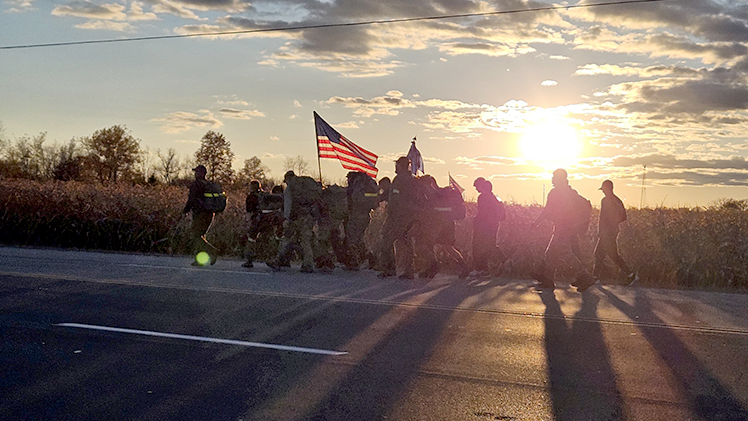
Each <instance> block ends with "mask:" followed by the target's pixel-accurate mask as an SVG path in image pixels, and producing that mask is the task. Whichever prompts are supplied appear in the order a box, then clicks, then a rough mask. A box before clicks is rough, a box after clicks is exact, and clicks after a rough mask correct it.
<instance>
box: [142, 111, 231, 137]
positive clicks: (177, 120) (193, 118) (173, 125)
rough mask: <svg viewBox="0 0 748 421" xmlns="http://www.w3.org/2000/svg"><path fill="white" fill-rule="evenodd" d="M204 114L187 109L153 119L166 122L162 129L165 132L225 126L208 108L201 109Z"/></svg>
mask: <svg viewBox="0 0 748 421" xmlns="http://www.w3.org/2000/svg"><path fill="white" fill-rule="evenodd" d="M199 112H200V113H202V115H198V114H195V113H190V112H186V111H177V112H174V113H170V114H166V115H165V116H163V117H158V118H153V119H151V121H160V122H164V124H162V125H161V130H162V131H163V132H165V133H182V132H185V131H187V130H192V129H194V128H198V127H208V126H210V127H211V128H214V129H217V128H219V127H221V126H223V122H221V120H218V119H217V118H215V117H214V116H213V113H211V112H210V111H208V110H200V111H199Z"/></svg>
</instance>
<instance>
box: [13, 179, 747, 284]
mask: <svg viewBox="0 0 748 421" xmlns="http://www.w3.org/2000/svg"><path fill="white" fill-rule="evenodd" d="M228 195H229V205H228V207H227V209H226V211H224V212H223V213H221V214H219V215H218V216H217V217H216V220H215V222H214V224H213V227H212V228H211V230H210V232H209V234H208V238H209V240H210V241H211V242H212V243H213V244H214V245H215V246H217V247H218V248H219V249H220V250H221V251H222V253H223V254H224V255H230V256H241V255H242V254H243V252H244V248H245V242H246V227H247V222H246V213H245V211H244V198H245V193H244V192H242V191H229V192H228ZM186 199H187V189H186V188H185V187H177V186H129V185H117V186H110V187H107V186H100V185H91V184H83V183H76V182H46V183H40V182H34V181H29V180H0V242H2V243H3V244H7V245H21V246H48V247H62V248H76V249H95V250H116V251H128V252H145V253H169V254H186V253H188V250H187V244H188V241H187V236H188V231H189V219H190V217H189V216H186V217H183V216H182V215H181V211H182V208H183V206H184V203H185V201H186ZM541 210H542V208H541V207H539V206H523V205H516V204H512V205H508V206H507V215H508V217H507V220H506V221H505V222H503V223H502V225H501V228H500V229H499V237H498V238H499V245H500V247H501V248H502V249H503V250H504V252H505V253H506V254H507V255H508V256H509V258H510V259H511V265H505V268H506V271H505V274H506V275H508V276H514V277H519V278H529V277H530V275H531V273H533V269H534V268H535V265H537V263H538V262H539V260H540V259H541V258H542V255H543V251H544V249H545V245H546V244H547V242H548V238H549V237H550V235H551V226H550V225H549V224H546V225H541V226H540V227H538V228H536V229H531V228H530V224H531V222H532V221H533V220H534V219H535V217H536V216H537V215H538V214H539V213H540V211H541ZM474 212H475V204H474V203H468V218H466V219H465V220H463V221H458V222H457V224H456V227H457V229H456V240H457V247H458V249H460V250H461V251H462V252H463V254H465V255H466V256H467V257H468V258H469V256H470V253H471V250H470V248H471V246H470V238H471V235H472V232H471V224H470V217H471V216H472V215H473V214H474ZM597 216H598V214H597V211H596V210H593V220H592V221H591V224H590V229H589V231H588V233H587V235H586V236H585V237H584V238H582V252H583V254H584V255H585V256H587V257H586V262H585V263H587V264H588V265H589V266H590V267H591V265H592V249H593V247H594V240H595V237H594V234H595V227H596V224H597ZM628 217H629V220H628V222H626V223H624V224H623V225H622V227H621V228H622V229H621V234H620V236H619V247H620V251H621V255H622V256H623V258H624V259H625V260H626V261H627V262H628V263H629V265H630V266H631V267H632V268H634V269H636V270H637V271H638V272H639V274H640V275H641V278H642V281H641V282H642V284H645V285H652V286H660V287H668V288H674V287H690V288H695V287H699V288H732V289H744V288H746V287H748V213H746V212H743V211H741V210H740V209H734V208H730V207H722V208H719V207H718V208H709V209H705V208H680V209H667V208H658V209H629V210H628ZM383 218H384V213H383V211H382V209H378V210H376V211H375V212H374V213H373V221H372V224H371V226H370V229H369V231H368V233H367V236H366V241H367V243H369V245H370V246H372V247H374V246H376V245H377V239H378V234H379V229H380V228H381V225H382V221H383ZM608 265H609V269H610V270H609V274H610V278H613V277H615V274H616V271H617V269H616V268H614V267H613V266H612V264H611V263H610V262H608Z"/></svg>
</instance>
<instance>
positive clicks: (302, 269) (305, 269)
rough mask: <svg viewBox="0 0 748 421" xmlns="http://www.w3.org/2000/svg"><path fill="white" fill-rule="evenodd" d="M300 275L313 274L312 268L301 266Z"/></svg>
mask: <svg viewBox="0 0 748 421" xmlns="http://www.w3.org/2000/svg"><path fill="white" fill-rule="evenodd" d="M301 273H314V268H313V267H311V266H302V267H301Z"/></svg>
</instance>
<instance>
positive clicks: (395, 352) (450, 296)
mask: <svg viewBox="0 0 748 421" xmlns="http://www.w3.org/2000/svg"><path fill="white" fill-rule="evenodd" d="M489 288H491V284H490V283H488V284H487V285H486V286H485V287H484V288H465V286H464V285H460V284H457V283H453V284H450V285H446V286H445V288H444V289H442V290H441V291H439V292H438V293H436V294H435V295H434V296H432V297H431V298H430V299H428V300H427V301H426V302H424V303H423V304H422V306H419V308H417V309H414V310H413V312H412V314H410V315H409V316H407V317H406V319H404V320H403V322H402V323H400V324H399V325H398V326H397V327H396V328H394V329H392V330H391V331H389V332H388V334H387V335H386V336H385V337H383V338H382V339H381V340H380V341H379V342H378V343H377V344H376V345H375V346H374V347H373V348H372V349H371V350H370V351H369V352H368V353H367V354H366V356H365V357H364V358H363V359H362V360H360V361H358V362H357V364H356V366H355V367H354V368H352V370H351V371H350V372H349V373H348V374H347V375H346V377H345V378H344V379H343V380H342V381H341V382H340V383H339V384H337V385H336V387H335V388H334V389H333V390H332V391H331V392H330V393H329V394H328V395H327V397H326V398H325V399H324V400H323V401H322V402H320V403H319V404H318V405H317V406H316V407H314V408H312V409H311V410H310V411H308V412H307V413H306V415H305V416H304V417H303V419H306V420H325V421H326V420H346V421H347V420H353V419H355V420H375V419H385V418H386V417H387V416H388V414H390V412H391V411H392V410H393V408H394V407H395V406H396V405H397V404H398V402H400V400H401V399H402V397H403V396H404V395H406V394H407V393H408V391H409V386H410V385H411V383H412V382H413V380H414V379H415V378H416V377H417V376H418V373H419V371H420V370H421V368H422V366H423V364H425V363H427V362H428V360H429V358H430V357H431V356H432V354H433V352H434V350H435V348H437V346H438V345H439V342H440V340H443V337H444V336H443V335H444V333H445V329H446V327H447V326H448V325H449V323H450V320H451V319H452V317H453V315H454V311H449V310H448V308H449V307H451V306H458V305H459V304H460V303H462V302H463V301H465V300H466V299H468V298H469V297H471V296H473V295H476V294H480V293H482V292H484V291H485V290H486V289H489Z"/></svg>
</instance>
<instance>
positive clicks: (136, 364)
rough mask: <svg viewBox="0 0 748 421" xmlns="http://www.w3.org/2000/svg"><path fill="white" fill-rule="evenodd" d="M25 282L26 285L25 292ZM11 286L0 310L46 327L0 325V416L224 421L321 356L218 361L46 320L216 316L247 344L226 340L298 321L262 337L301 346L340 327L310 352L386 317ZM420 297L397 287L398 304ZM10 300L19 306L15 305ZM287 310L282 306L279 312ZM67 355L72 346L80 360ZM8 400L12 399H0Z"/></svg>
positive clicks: (126, 323) (198, 329)
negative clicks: (311, 335) (240, 331)
mask: <svg viewBox="0 0 748 421" xmlns="http://www.w3.org/2000/svg"><path fill="white" fill-rule="evenodd" d="M27 284H33V285H34V286H36V288H33V289H30V290H27V289H26V288H27ZM21 285H22V287H21V288H20V289H21V290H23V291H17V292H18V295H19V297H16V298H12V299H7V298H6V299H2V300H0V314H1V315H4V314H6V313H8V312H12V311H17V310H16V309H20V308H26V307H29V308H38V309H41V308H44V311H45V313H44V314H45V316H44V320H45V323H44V324H43V325H44V329H40V328H38V327H36V325H37V324H39V323H32V324H30V322H29V320H31V319H33V320H31V321H34V320H36V319H37V318H39V317H41V316H39V315H36V313H37V312H36V311H33V313H30V314H20V315H15V316H13V317H10V316H7V317H5V318H2V317H0V321H5V322H3V324H2V325H0V332H2V333H3V337H4V338H5V340H4V345H3V346H0V362H2V364H0V366H3V367H4V369H3V370H6V369H7V370H11V369H12V373H13V375H12V376H11V375H7V376H4V379H5V380H7V381H5V380H4V381H3V382H0V401H3V402H5V403H9V402H11V401H12V402H14V403H13V404H12V405H5V404H4V405H0V414H3V417H2V418H3V419H63V418H64V419H93V418H96V419H210V420H223V419H226V420H229V419H234V420H235V419H239V418H241V417H243V416H244V415H245V414H247V412H248V411H250V413H251V411H252V409H253V408H255V407H258V406H261V405H262V404H263V402H265V401H266V400H267V399H269V398H271V397H272V396H273V395H277V394H282V393H283V391H284V390H287V389H288V388H289V387H290V386H292V385H293V384H294V382H296V381H298V378H299V377H300V376H301V377H303V373H304V372H306V371H309V370H312V369H313V368H314V367H316V366H317V365H318V364H319V363H320V361H321V359H322V358H323V357H320V356H315V355H298V354H290V353H284V352H276V351H267V350H258V349H242V350H241V351H240V352H235V353H234V352H232V353H229V356H228V357H221V356H222V355H225V354H226V353H227V348H226V347H225V346H213V345H203V344H194V343H189V342H183V341H178V340H171V339H163V340H161V339H147V338H145V339H144V338H140V337H131V336H127V337H126V336H123V335H117V334H103V333H102V334H97V333H90V332H77V331H67V330H60V328H53V327H50V325H52V324H54V323H59V322H68V321H76V322H84V323H89V324H98V325H111V324H112V323H115V324H116V325H118V326H122V327H143V326H152V327H151V328H152V329H154V330H164V331H169V332H178V333H186V334H195V335H205V334H208V335H209V334H210V333H211V328H212V327H214V326H215V322H216V320H213V319H215V316H216V315H218V316H219V319H220V320H221V321H223V323H225V324H228V325H229V326H242V325H245V326H246V328H245V329H244V332H245V333H247V334H248V335H249V337H247V336H244V335H242V336H239V337H237V339H248V340H252V339H253V337H252V335H251V333H250V332H252V331H255V332H257V331H264V330H265V328H266V327H267V326H270V325H274V324H277V323H278V321H279V319H298V323H293V324H289V325H288V327H287V329H285V330H281V331H278V332H277V333H276V335H274V336H272V337H270V338H266V339H267V340H268V342H272V343H279V344H294V343H301V344H303V343H304V341H303V340H300V341H299V342H295V341H296V340H298V338H299V337H303V335H305V334H306V332H307V331H308V330H310V329H311V328H313V327H315V326H317V327H318V329H319V327H320V326H323V327H324V326H329V325H330V323H331V321H333V320H338V321H340V320H342V321H344V322H343V323H339V324H338V325H337V326H336V327H337V329H336V331H335V335H329V337H328V338H323V339H324V341H325V342H326V343H323V344H320V347H321V348H325V349H338V348H339V347H342V346H343V345H344V344H345V343H346V342H347V341H348V340H350V339H351V338H352V337H354V336H355V335H357V334H358V333H360V332H361V331H363V330H365V329H366V328H367V327H368V326H369V324H370V322H371V320H376V318H378V317H380V316H382V315H383V314H385V313H387V312H388V311H390V307H388V306H371V307H369V308H367V314H366V315H363V316H361V317H353V315H352V314H351V313H350V312H351V311H352V310H354V309H358V308H360V306H361V304H355V305H353V306H352V305H345V304H344V303H343V304H341V305H335V306H331V305H330V303H329V302H327V301H321V300H301V301H302V302H301V303H300V304H299V305H297V304H298V303H299V301H300V300H299V299H292V298H274V299H268V298H267V297H262V296H259V297H255V296H251V295H232V294H224V293H215V292H208V291H190V290H175V291H166V292H164V291H163V290H160V289H154V288H147V287H140V286H121V285H99V284H96V285H90V284H87V283H81V282H74V281H65V282H64V283H60V281H57V280H55V279H51V280H46V279H44V280H40V279H32V280H27V281H26V282H25V283H24V284H21ZM45 287H54V289H55V290H56V291H59V293H58V294H54V295H53V294H51V293H46V294H45V293H40V292H39V291H40V290H46V289H47V288H45ZM8 289H10V288H4V290H8ZM16 289H17V288H13V289H12V290H16ZM423 292H424V291H423V290H413V291H407V292H405V293H404V294H403V298H405V297H407V296H410V295H417V294H419V293H423ZM50 295H51V296H52V298H50ZM279 301H280V302H281V303H280V304H279V303H278V302H279ZM20 302H23V304H24V306H19V304H18V303H20ZM289 307H293V308H292V309H291V310H290V311H289ZM9 317H10V318H9ZM5 319H8V320H5ZM15 319H18V321H17V322H14V320H15ZM208 321H210V323H209V322H208ZM248 321H252V322H251V323H248ZM11 322H13V323H11ZM154 324H155V325H158V326H154ZM14 325H18V327H14ZM29 337H31V338H32V340H31V341H30V340H29ZM45 343H46V344H47V345H45V346H42V345H40V344H45ZM73 347H74V348H73ZM73 350H80V354H74V353H72V351H73ZM76 355H80V356H81V357H83V358H81V357H76ZM16 374H17V375H16ZM8 396H14V397H15V399H13V400H10V399H7V400H6V399H4V398H6V397H8ZM21 414H23V415H21Z"/></svg>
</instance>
